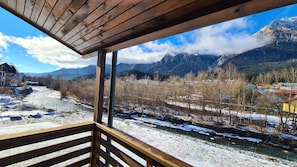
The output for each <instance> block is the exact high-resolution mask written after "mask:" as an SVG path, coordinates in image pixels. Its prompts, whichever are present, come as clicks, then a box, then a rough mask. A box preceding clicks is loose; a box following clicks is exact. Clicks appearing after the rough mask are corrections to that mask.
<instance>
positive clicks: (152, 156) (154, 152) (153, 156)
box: [96, 123, 192, 167]
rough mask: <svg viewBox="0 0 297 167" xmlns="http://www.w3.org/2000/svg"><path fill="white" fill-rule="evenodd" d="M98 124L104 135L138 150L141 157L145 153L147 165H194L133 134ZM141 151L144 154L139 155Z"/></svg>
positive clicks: (189, 166)
mask: <svg viewBox="0 0 297 167" xmlns="http://www.w3.org/2000/svg"><path fill="white" fill-rule="evenodd" d="M96 126H97V127H98V130H99V133H103V134H104V135H107V137H111V138H112V140H115V141H116V142H118V143H119V144H124V145H125V148H128V147H129V148H132V149H129V150H130V151H132V152H134V150H137V152H136V154H137V155H138V156H140V157H142V156H143V155H145V159H144V160H145V161H147V166H150V165H153V164H154V163H157V164H159V165H161V166H172V167H181V166H182V167H191V166H192V165H190V164H187V163H185V162H183V161H181V160H179V159H177V158H175V157H173V156H171V155H169V154H167V153H165V152H163V151H161V150H159V149H156V148H154V147H152V146H150V145H148V144H146V143H144V142H142V141H140V140H138V139H136V138H134V137H132V136H128V135H126V134H124V133H122V132H119V131H117V130H115V129H111V128H108V127H106V126H104V125H102V124H98V123H96ZM111 152H112V150H111ZM134 153H135V152H134ZM139 153H140V154H142V155H139ZM142 158H144V157H142Z"/></svg>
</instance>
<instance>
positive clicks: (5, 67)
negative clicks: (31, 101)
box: [0, 62, 17, 86]
mask: <svg viewBox="0 0 297 167" xmlns="http://www.w3.org/2000/svg"><path fill="white" fill-rule="evenodd" d="M16 73H17V71H16V69H15V67H14V66H12V65H9V64H7V63H5V62H0V86H9V85H10V84H11V83H12V82H13V79H14V78H15V74H16Z"/></svg>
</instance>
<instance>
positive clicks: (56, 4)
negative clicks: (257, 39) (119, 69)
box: [0, 0, 297, 57]
mask: <svg viewBox="0 0 297 167" xmlns="http://www.w3.org/2000/svg"><path fill="white" fill-rule="evenodd" d="M296 2H297V1H296V0H0V6H1V7H3V8H4V9H6V10H8V11H10V12H11V13H13V14H15V15H16V16H18V17H20V18H21V19H23V20H25V21H27V22H28V23H30V24H32V25H33V26H35V27H37V28H38V29H40V30H41V31H43V32H45V33H46V34H48V35H49V36H51V37H53V38H55V39H56V40H58V41H60V42H61V43H63V44H64V45H66V46H68V47H69V48H71V49H73V50H74V51H76V52H77V53H79V54H81V55H82V56H83V57H91V56H96V55H97V54H96V52H97V51H98V50H106V51H107V52H111V51H115V50H119V49H122V48H127V47H130V46H133V45H137V44H141V43H144V42H148V41H152V40H156V39H160V38H163V37H166V36H170V35H174V34H178V33H182V32H186V31H189V30H193V29H196V28H200V27H204V26H208V25H212V24H215V23H219V22H223V21H226V20H230V19H234V18H238V17H242V16H246V15H250V14H254V13H257V12H261V11H265V10H269V9H273V8H277V7H281V6H286V5H290V4H294V3H296Z"/></svg>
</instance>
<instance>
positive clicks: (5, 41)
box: [0, 32, 8, 51]
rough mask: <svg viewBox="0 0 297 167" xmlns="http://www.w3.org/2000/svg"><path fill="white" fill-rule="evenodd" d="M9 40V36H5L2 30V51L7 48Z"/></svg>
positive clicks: (0, 37)
mask: <svg viewBox="0 0 297 167" xmlns="http://www.w3.org/2000/svg"><path fill="white" fill-rule="evenodd" d="M7 40H8V37H7V36H5V35H4V34H3V33H2V32H0V51H2V49H5V50H6V49H7V46H8V44H7Z"/></svg>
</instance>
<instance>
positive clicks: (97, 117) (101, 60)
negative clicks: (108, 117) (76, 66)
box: [94, 50, 106, 123]
mask: <svg viewBox="0 0 297 167" xmlns="http://www.w3.org/2000/svg"><path fill="white" fill-rule="evenodd" d="M105 60H106V52H105V51H103V50H99V51H98V57H97V67H96V90H95V93H96V94H95V102H94V121H95V122H98V123H102V113H103V102H104V101H103V100H104V99H103V96H104V78H105Z"/></svg>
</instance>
